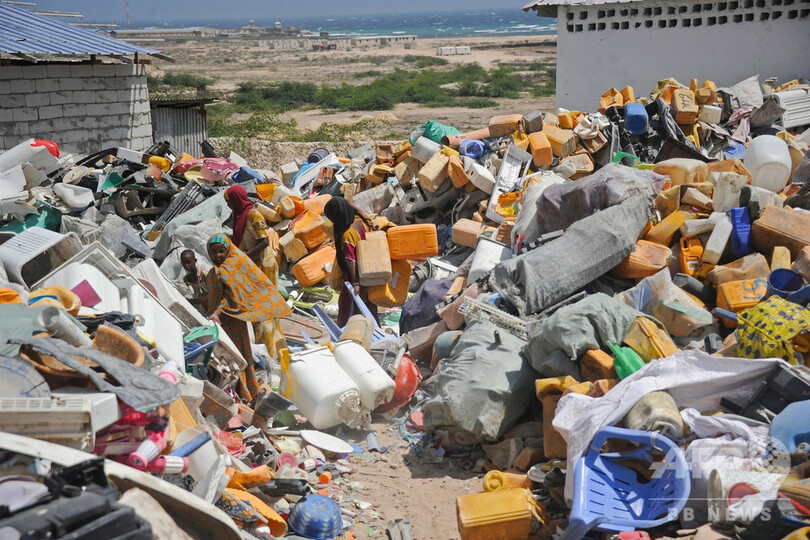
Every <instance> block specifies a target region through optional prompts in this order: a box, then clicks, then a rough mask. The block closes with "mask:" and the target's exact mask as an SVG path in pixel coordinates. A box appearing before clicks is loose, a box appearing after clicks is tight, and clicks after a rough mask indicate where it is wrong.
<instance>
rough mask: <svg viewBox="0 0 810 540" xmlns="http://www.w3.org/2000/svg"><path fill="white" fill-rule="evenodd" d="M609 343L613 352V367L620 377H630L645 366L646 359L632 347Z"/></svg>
mask: <svg viewBox="0 0 810 540" xmlns="http://www.w3.org/2000/svg"><path fill="white" fill-rule="evenodd" d="M607 345H608V347H609V348H610V351H611V352H612V353H613V357H614V358H613V368H614V369H615V370H616V375H618V376H619V378H620V379H624V378H626V377H629V376H630V375H632V374H633V373H635V372H636V371H638V370H640V369H641V368H643V367H644V360H642V358H641V357H640V356H639V355H638V353H637V352H636V351H634V350H633V349H631V348H630V347H622V346H620V345H614V344H613V343H608V344H607Z"/></svg>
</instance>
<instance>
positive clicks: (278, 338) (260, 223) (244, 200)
mask: <svg viewBox="0 0 810 540" xmlns="http://www.w3.org/2000/svg"><path fill="white" fill-rule="evenodd" d="M225 200H226V201H228V206H229V207H230V208H231V210H232V211H233V236H232V239H233V243H234V245H235V246H236V247H238V248H239V249H240V250H242V251H243V252H244V253H245V255H247V256H248V257H249V258H250V260H252V261H253V262H254V263H255V264H256V266H258V267H259V268H261V270H262V272H264V274H265V275H266V276H267V279H269V280H270V283H272V284H273V286H274V287H276V288H278V267H279V262H280V260H281V249H280V244H279V238H278V233H276V231H275V230H274V229H272V228H268V227H267V221H266V220H265V219H264V216H263V215H262V213H261V212H259V210H257V209H256V207H255V205H254V204H253V203H252V202H251V201H250V199H248V195H247V191H245V188H243V187H242V186H240V185H234V186H231V187H229V188H228V189H227V190H225ZM256 340H257V341H259V342H261V343H265V344H267V350H268V352H269V353H270V354H271V355H272V356H273V357H274V358H275V357H276V353H277V352H278V351H279V350H280V349H283V348H284V347H286V346H287V342H286V340H285V339H284V331H283V330H282V329H281V321H280V320H278V319H275V320H273V321H268V322H267V323H265V324H262V325H260V326H259V327H257V328H256Z"/></svg>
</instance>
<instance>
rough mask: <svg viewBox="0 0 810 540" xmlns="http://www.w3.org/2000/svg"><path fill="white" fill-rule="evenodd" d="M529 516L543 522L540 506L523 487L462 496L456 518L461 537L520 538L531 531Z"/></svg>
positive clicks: (464, 539) (485, 539)
mask: <svg viewBox="0 0 810 540" xmlns="http://www.w3.org/2000/svg"><path fill="white" fill-rule="evenodd" d="M532 517H535V518H536V519H537V520H539V521H540V523H541V524H544V523H545V521H546V518H545V515H544V512H543V509H542V508H541V507H540V506H538V504H537V501H536V500H535V499H534V496H533V495H532V492H531V491H529V490H528V489H526V488H515V489H502V490H498V491H485V492H483V493H471V494H469V495H461V496H460V497H458V498H457V499H456V518H457V520H458V532H459V534H460V535H461V540H521V539H525V538H529V535H530V534H531V532H532Z"/></svg>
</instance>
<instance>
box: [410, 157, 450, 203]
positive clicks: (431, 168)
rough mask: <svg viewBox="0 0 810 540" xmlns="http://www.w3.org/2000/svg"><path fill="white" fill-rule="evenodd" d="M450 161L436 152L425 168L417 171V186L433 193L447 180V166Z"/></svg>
mask: <svg viewBox="0 0 810 540" xmlns="http://www.w3.org/2000/svg"><path fill="white" fill-rule="evenodd" d="M449 161H450V158H448V157H447V156H446V155H444V154H442V153H441V152H438V153H436V154H433V157H431V158H430V159H429V160H428V161H427V163H425V166H424V167H422V168H421V169H419V174H418V178H419V185H420V186H421V187H423V188H425V189H426V190H427V191H430V192H431V193H433V192H435V191H436V190H437V189H439V187H441V185H442V184H443V183H444V181H445V180H447V164H448V162H449Z"/></svg>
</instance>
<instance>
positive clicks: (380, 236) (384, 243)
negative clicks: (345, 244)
mask: <svg viewBox="0 0 810 540" xmlns="http://www.w3.org/2000/svg"><path fill="white" fill-rule="evenodd" d="M357 273H358V274H360V285H363V286H364V287H368V286H370V285H384V284H385V283H387V282H388V281H389V280H390V279H391V256H390V255H389V254H388V239H387V238H386V234H385V233H384V232H382V231H372V232H368V233H366V238H365V240H360V241H359V242H358V243H357Z"/></svg>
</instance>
